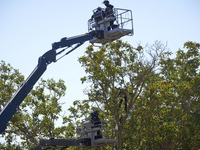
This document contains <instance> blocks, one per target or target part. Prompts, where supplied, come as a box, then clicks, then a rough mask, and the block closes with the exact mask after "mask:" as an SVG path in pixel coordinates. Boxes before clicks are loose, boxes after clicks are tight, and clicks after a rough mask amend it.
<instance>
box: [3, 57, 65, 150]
mask: <svg viewBox="0 0 200 150" xmlns="http://www.w3.org/2000/svg"><path fill="white" fill-rule="evenodd" d="M0 75H1V79H0V83H1V84H0V86H1V89H2V90H1V91H0V97H1V108H3V106H5V104H6V103H7V102H8V101H9V100H10V98H11V96H12V95H13V93H14V92H15V91H16V89H18V87H19V86H20V84H21V83H22V82H23V80H24V78H23V76H22V75H21V74H20V73H19V72H18V70H16V69H14V68H12V67H11V65H10V64H6V63H5V62H3V61H2V62H1V73H0ZM65 91H66V86H65V85H64V81H63V80H61V79H60V80H59V81H58V82H56V81H55V80H53V79H48V80H43V79H41V80H40V81H39V83H38V84H37V86H35V88H34V89H33V90H32V91H31V92H30V94H29V95H28V96H27V97H26V98H25V100H24V101H23V102H22V104H21V105H20V107H19V109H18V111H17V112H16V113H15V115H14V116H13V117H12V118H11V120H10V121H9V123H8V126H7V130H6V131H5V132H4V133H3V136H4V137H5V142H6V143H5V144H4V146H5V147H6V148H8V149H12V148H13V149H15V148H16V144H13V143H17V145H19V146H20V147H24V148H26V149H30V148H31V147H33V146H34V145H36V144H38V142H39V139H49V138H51V137H55V138H56V137H57V138H61V137H62V138H64V137H66V136H68V133H67V132H63V131H65V130H67V129H68V127H65V126H61V127H56V121H57V120H58V119H59V116H60V115H61V111H62V106H61V105H62V104H61V103H60V102H59V100H60V98H61V97H63V96H64V95H65Z"/></svg>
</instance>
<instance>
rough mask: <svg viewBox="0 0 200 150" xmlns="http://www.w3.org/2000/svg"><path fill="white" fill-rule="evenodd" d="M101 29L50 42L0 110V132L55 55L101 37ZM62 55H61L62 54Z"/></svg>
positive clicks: (54, 59)
mask: <svg viewBox="0 0 200 150" xmlns="http://www.w3.org/2000/svg"><path fill="white" fill-rule="evenodd" d="M102 33H103V32H102V31H92V32H89V33H86V34H82V35H79V36H75V37H70V38H62V39H61V41H60V42H56V43H53V44H52V49H51V50H49V51H47V52H46V53H45V54H44V55H42V56H41V57H40V58H39V60H38V65H37V66H36V68H35V69H34V70H33V72H32V73H31V74H30V75H29V77H28V78H27V79H26V80H25V82H24V83H23V84H22V85H21V86H20V88H19V89H18V90H17V92H16V94H15V95H14V96H13V97H12V98H11V100H10V101H9V102H8V103H7V105H6V106H5V107H4V108H3V110H2V111H1V112H0V134H1V133H2V132H3V131H4V130H5V129H6V125H7V123H8V121H9V120H10V119H11V118H12V116H13V115H14V114H15V112H16V111H17V109H18V107H19V105H20V104H21V103H22V101H23V100H24V99H25V97H26V96H27V95H28V93H29V92H30V91H31V89H32V88H33V86H34V85H35V83H36V82H37V81H38V80H39V78H40V77H41V76H42V74H43V73H44V72H45V70H46V69H47V65H48V64H50V63H52V62H56V61H57V60H58V59H56V56H57V55H59V54H61V53H62V52H64V51H65V50H66V49H67V48H69V47H71V46H72V45H74V44H77V45H76V46H75V47H74V48H72V49H71V50H70V51H68V52H67V53H66V54H64V55H67V54H69V53H70V52H72V51H73V50H75V49H76V48H77V47H79V46H80V45H82V44H83V43H84V42H85V41H88V40H91V39H92V38H94V37H97V38H103V35H102ZM64 47H66V49H63V50H61V51H60V52H56V50H57V49H59V48H64ZM64 55H63V56H64Z"/></svg>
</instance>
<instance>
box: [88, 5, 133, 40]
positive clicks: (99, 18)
mask: <svg viewBox="0 0 200 150" xmlns="http://www.w3.org/2000/svg"><path fill="white" fill-rule="evenodd" d="M104 12H105V10H104V9H101V10H99V11H98V10H97V9H95V10H93V17H92V19H90V20H89V21H88V31H89V32H90V31H92V30H102V32H104V38H102V39H99V38H96V37H94V38H93V39H92V40H90V43H92V44H94V43H100V44H105V43H107V42H110V41H114V40H117V39H119V38H121V37H123V36H125V35H129V36H132V35H133V34H134V33H133V17H132V11H131V10H128V9H121V8H114V9H113V10H112V13H109V15H107V14H105V13H104Z"/></svg>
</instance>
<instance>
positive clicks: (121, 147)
mask: <svg viewBox="0 0 200 150" xmlns="http://www.w3.org/2000/svg"><path fill="white" fill-rule="evenodd" d="M122 129H123V127H118V141H117V146H118V150H122V149H123V133H122V132H123V131H122Z"/></svg>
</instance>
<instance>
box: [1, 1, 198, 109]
mask: <svg viewBox="0 0 200 150" xmlns="http://www.w3.org/2000/svg"><path fill="white" fill-rule="evenodd" d="M102 2H103V0H71V1H69V0H29V1H28V0H0V20H1V23H0V52H1V54H0V60H4V61H6V63H10V64H11V65H12V66H13V67H14V68H16V69H19V71H20V72H21V73H22V74H23V75H25V77H28V75H29V74H30V73H31V72H32V70H33V69H34V68H35V66H36V65H37V61H38V58H39V57H40V56H41V55H43V54H44V53H45V52H46V51H48V50H50V49H51V44H52V43H53V42H58V41H60V39H61V38H63V37H70V36H75V35H79V34H83V33H86V32H88V31H87V29H88V27H87V21H88V19H89V18H90V17H91V15H92V10H93V9H95V8H97V7H99V6H100V7H104V5H103V3H102ZM110 3H111V4H112V5H114V6H115V7H116V8H123V9H130V10H132V12H133V19H134V32H135V33H134V35H133V36H126V37H123V38H122V40H123V41H128V42H129V43H130V44H131V45H132V46H135V47H136V46H137V43H140V44H141V45H146V43H149V44H153V43H154V42H155V41H156V40H160V41H162V42H163V43H166V42H167V43H168V48H169V49H170V50H171V51H172V52H176V51H177V50H178V48H182V47H183V44H184V42H186V41H189V40H190V41H196V42H200V29H199V28H200V1H199V0H110ZM89 45H90V44H89V42H86V43H85V44H84V45H82V46H81V47H79V48H78V49H77V50H76V51H74V52H73V53H71V54H69V55H68V56H66V57H64V58H63V59H62V60H60V61H59V62H57V63H52V64H50V65H49V66H48V69H47V71H46V72H45V73H44V75H43V76H42V78H44V79H48V78H54V79H55V80H57V81H58V79H60V78H61V79H63V80H64V81H65V84H66V86H67V92H66V96H65V97H64V98H62V102H66V105H65V107H64V108H63V111H66V110H67V108H68V107H69V106H71V105H72V102H73V101H74V100H83V99H86V98H87V96H85V95H84V94H83V90H84V88H85V87H86V85H82V84H81V81H80V78H81V77H83V76H84V75H85V73H84V69H83V68H81V65H80V64H79V62H78V61H77V60H78V57H81V56H82V55H83V54H84V51H85V50H86V47H87V46H89Z"/></svg>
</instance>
